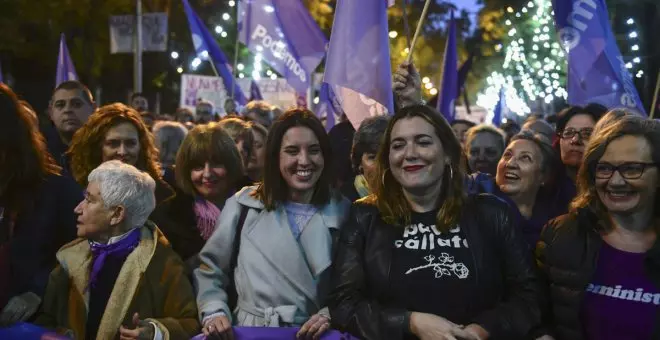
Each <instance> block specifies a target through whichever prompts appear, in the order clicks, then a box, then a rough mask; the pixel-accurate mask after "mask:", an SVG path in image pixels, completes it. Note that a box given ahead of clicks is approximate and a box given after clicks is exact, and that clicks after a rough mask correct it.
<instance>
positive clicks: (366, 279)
mask: <svg viewBox="0 0 660 340" xmlns="http://www.w3.org/2000/svg"><path fill="white" fill-rule="evenodd" d="M466 204H467V205H466V206H465V207H464V208H463V211H464V214H463V216H462V217H461V221H460V225H461V226H462V229H463V230H464V231H465V237H466V238H467V239H468V243H469V244H470V251H471V252H472V256H473V260H474V268H475V270H474V272H475V273H476V285H477V289H476V291H478V292H479V293H478V295H476V296H474V298H473V299H472V300H470V301H466V302H465V303H466V304H468V306H469V307H468V308H469V310H470V311H471V313H472V314H473V322H474V323H476V324H479V325H480V326H482V327H483V328H484V329H486V330H487V331H488V332H489V333H490V335H491V337H490V339H507V340H508V339H520V338H524V336H525V335H527V333H528V332H529V331H530V330H531V329H532V328H533V327H536V326H537V325H538V324H539V323H540V319H541V316H540V314H541V312H540V307H539V303H538V296H537V295H538V282H537V279H536V274H535V272H534V269H533V265H532V256H531V254H530V253H529V251H528V248H527V247H526V246H525V243H524V240H523V238H522V235H521V234H520V233H519V231H518V230H517V228H516V227H515V226H514V225H512V221H513V218H512V216H511V212H510V210H509V208H508V206H507V204H506V203H504V202H502V201H501V200H499V199H497V198H495V197H494V196H492V195H487V194H481V195H478V196H470V197H469V198H468V201H467V202H466ZM402 229H403V226H400V225H397V226H393V225H388V224H386V223H385V222H384V221H383V220H382V218H381V215H380V212H379V211H378V209H377V208H376V207H375V206H373V205H370V204H367V203H363V202H361V201H358V202H356V203H354V204H353V206H352V207H351V213H350V216H349V219H348V221H347V224H346V225H344V227H343V228H342V230H341V238H340V241H339V247H338V248H339V249H338V250H337V252H336V256H335V261H334V264H333V266H334V269H333V275H332V276H333V279H332V281H333V282H332V286H333V287H334V290H333V291H332V292H331V294H330V298H329V304H328V305H329V307H330V314H331V315H332V323H333V326H335V327H337V328H339V329H342V330H344V331H348V332H350V333H352V334H354V335H356V336H359V337H362V338H365V339H374V340H381V339H402V338H403V337H404V335H405V334H406V332H408V329H409V315H410V312H412V311H406V310H404V309H402V308H399V307H398V306H393V305H391V303H390V302H389V301H391V298H390V294H391V292H390V291H389V287H390V279H391V278H390V277H389V275H390V266H391V264H392V250H393V245H394V241H395V239H396V237H397V236H398V235H399V233H400V232H401V231H402ZM440 294H451V292H440Z"/></svg>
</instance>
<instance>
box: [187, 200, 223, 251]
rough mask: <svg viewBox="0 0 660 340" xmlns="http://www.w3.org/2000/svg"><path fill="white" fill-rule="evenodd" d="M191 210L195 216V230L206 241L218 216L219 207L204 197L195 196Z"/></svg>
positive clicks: (211, 233) (213, 228) (213, 229)
mask: <svg viewBox="0 0 660 340" xmlns="http://www.w3.org/2000/svg"><path fill="white" fill-rule="evenodd" d="M193 210H194V211H195V217H196V218H197V230H198V231H199V234H200V235H201V236H202V238H203V239H204V241H208V239H209V238H210V237H211V235H213V232H214V231H215V223H216V222H217V221H218V217H220V209H219V208H218V207H217V206H216V205H215V204H213V203H211V202H209V201H207V200H206V199H204V198H201V197H197V198H195V203H194V205H193Z"/></svg>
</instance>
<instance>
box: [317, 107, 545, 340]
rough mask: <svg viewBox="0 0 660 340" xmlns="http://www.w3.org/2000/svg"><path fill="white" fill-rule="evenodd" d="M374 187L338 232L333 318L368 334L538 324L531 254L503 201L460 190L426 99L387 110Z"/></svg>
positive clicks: (458, 332) (462, 334)
mask: <svg viewBox="0 0 660 340" xmlns="http://www.w3.org/2000/svg"><path fill="white" fill-rule="evenodd" d="M377 163H378V165H377V167H378V170H377V172H378V174H379V178H381V181H378V182H379V183H378V184H377V187H376V188H375V190H374V194H373V195H371V196H369V197H367V198H365V199H363V200H360V201H357V202H356V203H354V205H353V206H352V208H351V213H350V216H349V219H348V222H347V224H346V225H345V226H344V227H343V229H342V232H341V239H340V242H339V247H338V249H337V252H336V257H335V261H334V270H333V287H334V290H333V291H332V293H331V296H330V302H329V305H330V313H331V316H332V323H333V326H334V327H336V328H339V329H341V330H344V331H348V332H350V333H352V334H354V335H356V336H359V337H362V338H366V339H378V340H381V339H404V338H405V339H415V338H419V339H520V338H524V337H525V335H527V333H528V332H529V331H530V330H531V329H532V328H533V327H535V326H537V324H538V323H539V322H540V310H539V307H538V299H537V294H538V289H537V288H538V287H537V281H536V277H535V274H534V270H533V267H532V261H531V254H529V252H528V251H527V248H526V246H525V244H524V240H523V238H522V236H521V234H520V232H519V231H518V230H517V227H516V226H515V225H514V224H513V217H512V215H511V213H510V211H509V209H508V206H507V205H506V203H504V202H502V201H500V200H499V199H497V198H495V197H494V196H491V195H487V194H482V195H477V196H467V195H465V194H464V188H463V185H464V183H463V179H464V178H465V166H464V164H465V161H464V156H463V154H462V153H461V147H460V144H459V142H458V140H457V139H456V137H455V136H454V134H453V133H452V130H451V127H450V126H449V124H448V123H447V121H446V120H445V119H444V118H442V115H441V114H440V113H438V112H437V111H435V110H434V109H432V108H430V107H427V106H421V105H420V106H411V107H408V108H405V109H403V110H401V111H399V112H398V113H397V114H396V115H394V116H393V117H392V119H391V121H390V123H389V125H388V128H387V131H386V132H385V137H384V139H383V144H382V145H381V149H380V152H379V154H378V157H377Z"/></svg>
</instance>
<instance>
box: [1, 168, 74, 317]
mask: <svg viewBox="0 0 660 340" xmlns="http://www.w3.org/2000/svg"><path fill="white" fill-rule="evenodd" d="M82 199H83V191H82V190H81V188H80V186H78V184H77V183H76V182H75V181H73V179H72V178H71V177H68V176H54V175H51V176H48V178H47V179H46V180H45V181H44V182H43V184H42V185H41V187H40V189H39V191H38V192H37V195H35V197H33V198H31V200H30V202H31V203H29V204H28V205H27V206H26V207H25V208H24V209H23V210H22V211H20V212H19V213H18V215H17V216H16V217H15V223H14V229H13V235H12V236H11V237H8V233H7V232H6V231H7V230H8V229H7V228H9V227H8V223H7V222H8V219H7V218H5V219H3V221H2V222H0V229H2V230H0V244H2V243H5V244H8V245H9V264H10V271H11V275H10V277H7V278H4V277H2V278H0V280H9V297H12V296H16V295H20V294H23V293H25V292H33V293H35V294H37V295H39V296H43V293H44V291H45V289H46V284H47V283H48V276H49V275H50V272H51V271H52V270H53V268H54V267H55V263H56V259H55V253H56V252H57V250H58V249H59V248H60V247H61V246H63V245H64V244H65V243H68V242H69V241H72V240H74V239H75V238H76V214H75V213H74V212H73V210H74V209H75V207H76V206H77V205H78V204H79V203H80V202H81V201H82ZM2 307H4V306H0V309H1V308H2Z"/></svg>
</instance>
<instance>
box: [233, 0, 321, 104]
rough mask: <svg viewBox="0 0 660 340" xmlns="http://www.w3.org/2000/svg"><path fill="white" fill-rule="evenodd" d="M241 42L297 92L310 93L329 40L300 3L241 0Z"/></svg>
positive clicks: (282, 0) (287, 0)
mask: <svg viewBox="0 0 660 340" xmlns="http://www.w3.org/2000/svg"><path fill="white" fill-rule="evenodd" d="M238 4H239V9H238V27H239V39H240V41H241V42H242V43H244V44H245V45H247V47H248V48H249V49H250V51H252V53H255V54H261V55H262V56H263V59H264V60H265V61H266V62H267V63H268V64H269V65H270V66H271V67H272V68H273V69H275V71H277V72H278V73H279V74H281V75H282V76H283V77H284V78H285V79H286V80H287V82H288V83H289V84H290V85H291V86H292V87H293V88H294V89H296V91H297V92H298V93H307V89H308V88H309V86H310V84H311V81H312V73H313V72H314V70H315V69H316V67H317V66H318V65H319V63H321V60H322V59H323V57H324V56H325V48H326V45H327V43H328V40H327V39H326V37H325V36H324V35H323V32H321V29H320V28H319V27H318V25H317V24H316V22H315V21H314V19H313V18H312V16H311V15H310V14H309V11H308V10H307V9H306V8H305V6H304V5H303V4H302V2H301V1H300V0H243V1H239V2H238Z"/></svg>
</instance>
